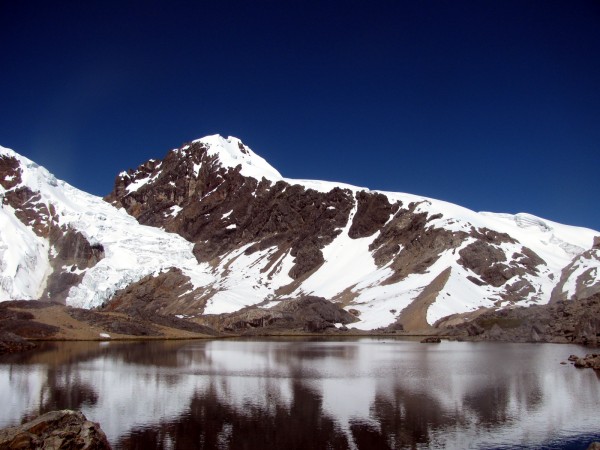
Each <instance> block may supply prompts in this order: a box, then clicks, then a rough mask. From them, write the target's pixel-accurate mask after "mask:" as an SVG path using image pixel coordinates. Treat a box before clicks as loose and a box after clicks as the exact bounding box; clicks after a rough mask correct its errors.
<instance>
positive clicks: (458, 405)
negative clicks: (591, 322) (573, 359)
mask: <svg viewBox="0 0 600 450" xmlns="http://www.w3.org/2000/svg"><path fill="white" fill-rule="evenodd" d="M586 351H588V352H589V351H590V349H585V348H583V347H578V346H569V345H552V344H499V343H466V342H442V343H441V344H420V343H419V342H416V341H411V340H396V339H375V338H368V339H355V340H341V341H340V340H335V341H334V340H307V339H286V340H273V339H272V340H216V341H177V342H175V341H170V342H135V343H131V342H129V343H125V342H111V343H110V344H109V343H85V342H74V343H56V344H47V345H46V346H44V348H42V349H40V350H38V351H35V352H31V353H25V354H19V355H9V356H5V357H2V358H1V359H0V427H4V426H9V425H14V424H17V423H20V422H22V421H24V420H26V419H29V418H31V417H34V416H36V415H38V414H40V413H43V412H46V411H50V410H54V409H62V408H71V409H80V410H82V411H83V412H84V414H85V415H86V416H87V417H88V418H89V419H91V420H93V421H96V422H99V423H100V424H101V426H102V428H103V429H104V431H105V432H106V434H107V436H108V438H109V440H110V442H111V444H112V445H113V447H114V448H123V449H129V448H136V449H153V448H161V449H193V448H231V449H326V448H330V449H346V448H354V449H389V448H392V449H395V448H450V449H453V448H456V449H463V448H482V449H491V448H572V449H577V448H582V449H585V448H587V445H588V444H589V443H590V442H591V441H593V440H600V376H599V375H598V374H596V373H595V372H594V371H593V370H591V369H585V370H578V369H575V368H574V367H573V366H571V365H561V364H560V362H561V361H565V360H566V358H567V357H568V356H569V354H571V353H576V354H579V355H583V354H585V352H586Z"/></svg>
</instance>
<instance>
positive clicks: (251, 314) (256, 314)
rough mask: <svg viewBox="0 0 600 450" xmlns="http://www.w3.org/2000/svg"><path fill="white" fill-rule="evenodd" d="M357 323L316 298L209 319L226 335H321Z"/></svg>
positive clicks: (345, 313)
mask: <svg viewBox="0 0 600 450" xmlns="http://www.w3.org/2000/svg"><path fill="white" fill-rule="evenodd" d="M355 320H356V317H354V316H353V315H352V314H350V313H348V312H347V311H345V310H343V309H342V308H340V307H339V306H337V305H335V304H333V303H331V302H330V301H327V300H325V299H323V298H319V297H304V298H300V299H295V300H283V301H282V302H280V303H279V304H277V305H275V306H274V307H272V308H269V309H262V308H258V307H250V308H246V309H243V310H241V311H238V312H236V313H232V314H228V315H224V316H221V317H218V318H214V319H212V321H213V322H215V323H219V325H220V327H222V328H223V329H224V330H226V331H236V332H255V333H256V332H257V333H259V334H260V333H261V332H262V333H264V332H266V331H267V330H271V331H274V330H278V329H279V330H297V331H305V332H322V331H325V330H326V329H332V328H335V324H344V325H347V324H349V323H352V322H354V321H355Z"/></svg>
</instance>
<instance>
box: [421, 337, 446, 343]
mask: <svg viewBox="0 0 600 450" xmlns="http://www.w3.org/2000/svg"><path fill="white" fill-rule="evenodd" d="M440 342H442V340H441V339H440V338H439V337H437V336H429V337H426V338H424V339H421V344H439V343H440Z"/></svg>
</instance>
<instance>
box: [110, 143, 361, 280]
mask: <svg viewBox="0 0 600 450" xmlns="http://www.w3.org/2000/svg"><path fill="white" fill-rule="evenodd" d="M188 146H189V147H188V148H185V150H184V148H183V147H182V149H179V150H174V151H171V152H169V153H168V154H167V155H166V156H165V158H164V159H163V160H162V161H161V162H156V161H149V162H148V163H145V164H143V165H142V166H140V167H138V169H136V170H135V171H133V170H132V171H129V173H127V174H123V175H120V176H119V177H118V178H117V179H116V181H115V188H114V190H113V192H112V193H111V194H110V195H109V196H108V197H106V200H107V201H110V202H112V203H113V204H115V205H117V206H122V207H124V208H125V209H126V210H127V212H128V213H130V214H131V215H133V216H134V217H136V218H137V219H138V221H139V222H140V223H143V224H146V225H153V226H161V227H164V228H165V229H166V230H167V231H172V232H176V233H178V234H180V235H181V236H183V237H184V238H186V239H188V240H189V241H191V242H194V243H195V244H196V245H195V246H194V255H195V256H196V258H197V259H198V261H200V262H208V261H211V260H213V259H215V258H218V257H220V256H221V255H223V254H225V253H227V252H229V251H231V250H233V249H237V248H240V247H242V246H244V245H247V244H252V245H251V246H250V247H249V248H248V249H247V250H246V251H247V253H252V252H254V251H257V250H261V249H264V248H267V247H271V246H278V247H279V248H280V249H282V250H285V251H287V250H289V251H290V252H291V254H292V256H294V257H295V258H296V260H295V265H294V267H293V268H292V269H291V270H290V273H289V274H290V276H291V277H292V278H294V279H298V278H301V277H302V276H304V275H306V274H308V273H309V272H311V271H313V270H315V269H316V268H318V267H319V266H320V265H321V264H322V263H323V255H322V253H321V249H323V247H325V246H326V245H327V244H329V243H331V241H333V239H334V238H335V237H336V236H337V235H338V234H339V233H340V231H339V230H340V229H341V228H343V227H344V226H345V225H346V223H347V221H348V216H349V214H350V211H351V209H352V207H353V205H354V199H353V198H352V193H351V192H350V191H349V190H343V189H339V188H334V189H332V190H331V191H330V192H326V193H322V192H317V191H314V190H312V189H305V188H304V187H303V186H300V185H290V184H288V183H286V182H284V181H279V182H277V183H272V182H270V181H268V180H266V179H263V180H256V179H254V178H250V177H244V176H242V175H241V174H240V167H239V166H238V167H237V168H233V169H232V168H224V167H221V166H219V165H218V164H217V160H216V157H215V156H210V155H209V154H208V153H207V148H206V147H205V145H204V144H202V143H200V142H195V143H191V144H188ZM184 147H186V146H184ZM144 178H150V179H151V180H152V182H148V183H146V184H145V185H144V186H141V187H140V188H139V189H137V190H134V191H132V192H129V191H128V190H127V187H128V186H129V185H130V184H131V183H133V182H135V181H139V180H141V179H144ZM174 206H176V207H177V208H181V210H180V212H179V213H178V214H176V215H173V214H170V212H169V211H171V208H173V207H174Z"/></svg>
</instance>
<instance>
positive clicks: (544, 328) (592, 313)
mask: <svg viewBox="0 0 600 450" xmlns="http://www.w3.org/2000/svg"><path fill="white" fill-rule="evenodd" d="M599 317H600V294H595V295H593V296H591V297H588V298H585V299H579V300H569V301H560V302H556V303H550V304H547V305H533V306H529V307H527V308H524V307H518V308H512V309H501V310H497V311H488V312H484V313H482V314H480V315H478V316H477V317H475V318H472V319H471V320H470V321H468V322H466V323H462V324H457V325H452V326H451V327H448V328H447V329H446V326H445V322H446V320H445V319H442V320H440V321H438V322H436V324H435V327H436V328H440V329H444V330H445V331H444V332H445V333H446V332H447V333H449V334H453V335H460V336H463V337H465V338H468V339H470V340H502V341H513V342H557V343H561V342H564V343H567V342H572V343H576V344H583V345H590V346H597V345H598V344H599V343H600V320H599V319H598V318H599ZM572 358H575V357H574V355H572ZM569 360H570V361H574V359H571V358H570V359H569Z"/></svg>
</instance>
